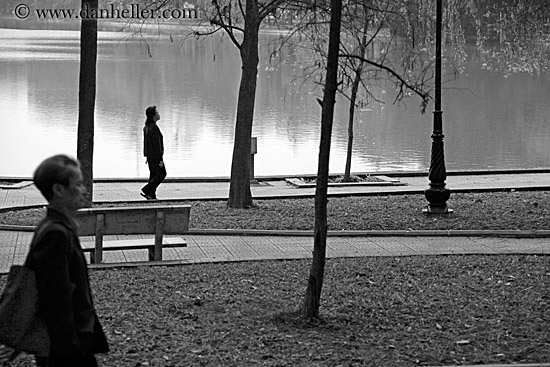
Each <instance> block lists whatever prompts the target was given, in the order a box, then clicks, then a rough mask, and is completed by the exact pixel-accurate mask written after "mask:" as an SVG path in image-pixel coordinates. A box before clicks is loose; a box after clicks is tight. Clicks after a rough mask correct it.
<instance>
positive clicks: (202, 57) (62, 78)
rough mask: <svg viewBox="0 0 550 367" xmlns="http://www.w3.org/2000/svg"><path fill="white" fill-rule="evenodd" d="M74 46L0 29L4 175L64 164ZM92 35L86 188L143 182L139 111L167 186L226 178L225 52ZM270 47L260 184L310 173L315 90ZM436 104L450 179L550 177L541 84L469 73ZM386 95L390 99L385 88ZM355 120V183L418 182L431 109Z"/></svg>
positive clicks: (62, 38) (233, 82) (236, 66)
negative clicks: (162, 155)
mask: <svg viewBox="0 0 550 367" xmlns="http://www.w3.org/2000/svg"><path fill="white" fill-rule="evenodd" d="M78 37H79V34H78V32H74V31H29V30H2V31H1V33H0V85H1V87H0V108H1V110H2V111H3V112H4V119H2V131H3V134H2V135H1V136H0V154H1V155H2V156H3V157H10V158H7V159H6V158H4V159H3V160H2V164H1V166H0V175H2V176H29V175H31V174H32V169H33V168H34V167H35V166H36V165H37V164H38V162H39V161H40V160H41V159H42V158H43V157H44V156H47V155H50V154H55V153H59V152H64V153H69V154H75V151H76V124H77V116H78V58H79V39H78ZM126 38H127V37H126V36H125V35H124V34H122V33H114V32H101V33H100V42H99V55H98V73H97V102H96V143H95V162H94V172H95V175H96V177H135V176H140V177H146V176H147V175H148V170H147V167H146V165H145V164H144V159H143V157H142V127H143V121H144V110H145V108H146V107H147V106H148V105H151V104H156V105H157V106H159V109H160V110H161V114H162V120H161V121H160V122H159V124H160V126H161V128H162V130H163V133H164V136H165V145H166V149H167V151H166V161H167V167H168V174H169V175H170V176H187V177H189V176H227V175H229V170H230V164H231V153H232V148H233V129H234V120H235V108H236V103H237V96H236V91H237V89H238V83H239V76H240V61H239V57H238V53H237V50H236V48H235V47H234V46H233V45H232V44H231V43H230V42H229V41H228V40H225V41H224V42H221V41H220V40H219V39H213V38H211V39H206V40H204V41H196V40H187V41H185V42H183V43H182V44H180V43H179V42H170V40H169V39H168V38H157V37H152V38H150V39H149V40H148V42H147V43H145V42H143V41H142V40H140V39H126ZM273 49H274V48H273V46H272V45H270V43H269V40H268V39H264V42H263V44H262V47H261V52H262V55H263V56H262V62H261V65H260V70H259V76H258V78H259V79H258V91H257V103H256V114H255V116H256V117H255V122H254V132H253V134H254V135H255V136H258V154H257V156H256V158H255V163H256V167H255V171H256V173H257V174H258V175H269V174H288V175H291V174H294V173H313V172H315V170H316V166H317V155H318V146H319V130H320V122H319V121H320V108H319V105H318V103H317V101H316V98H317V97H318V96H319V94H320V91H316V92H313V93H312V90H313V87H314V85H313V84H312V83H306V84H305V85H302V81H300V80H295V78H294V75H296V74H299V72H300V70H299V68H298V67H297V65H296V64H295V63H293V62H292V60H293V58H296V57H298V56H297V55H296V54H293V53H292V52H291V51H288V52H287V53H286V54H285V55H281V57H282V58H283V60H285V63H284V66H283V67H280V68H272V67H270V66H271V65H270V64H269V63H268V62H267V56H268V55H269V54H270V53H271V52H272V51H273ZM449 86H450V87H452V88H454V89H450V90H448V91H447V92H446V93H445V95H444V97H443V109H444V115H443V118H444V130H445V135H446V140H445V141H446V159H447V168H448V169H473V168H520V167H547V166H550V164H549V163H550V162H549V160H550V158H549V157H550V154H549V153H550V126H549V125H550V124H548V121H550V107H549V105H548V103H547V99H548V95H549V94H550V93H549V92H550V77H549V75H548V74H545V75H542V76H536V77H532V76H526V75H516V76H512V77H510V78H508V79H504V78H502V77H501V76H500V75H496V74H492V73H488V72H483V71H481V70H480V68H479V65H478V64H477V63H476V60H475V59H473V60H472V62H471V63H470V65H469V67H468V69H467V72H466V74H465V75H463V76H462V77H461V78H460V79H458V80H456V81H454V82H453V83H451V84H450V85H449ZM388 90H389V89H388ZM392 102H393V96H392V95H391V93H390V92H388V93H387V95H386V104H385V105H384V106H371V107H369V108H366V109H364V110H362V111H359V112H358V113H357V124H356V132H355V145H354V162H353V166H352V169H353V170H354V171H377V170H416V171H417V170H426V169H427V167H428V165H429V150H430V134H431V129H432V114H431V111H432V110H433V106H429V107H428V109H427V111H428V112H427V113H426V114H425V115H421V114H420V112H419V109H418V107H417V106H418V101H417V100H410V101H407V102H406V105H401V106H395V105H392V104H391V103H392ZM347 111H348V106H347V103H346V101H344V100H340V101H339V102H338V103H337V105H336V120H335V124H334V133H333V145H332V148H333V153H332V156H331V170H332V171H333V172H342V171H343V169H344V163H345V151H346V144H347V113H348V112H347Z"/></svg>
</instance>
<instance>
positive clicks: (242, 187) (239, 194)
mask: <svg viewBox="0 0 550 367" xmlns="http://www.w3.org/2000/svg"><path fill="white" fill-rule="evenodd" d="M282 2H283V0H266V1H261V0H247V1H245V2H244V4H243V2H242V1H240V0H214V1H212V3H211V6H210V7H208V8H207V10H208V12H207V14H208V19H209V21H210V23H211V25H212V26H214V29H212V30H209V31H197V32H196V34H197V35H198V36H201V35H210V34H213V33H216V32H218V31H224V32H225V33H226V34H227V35H228V36H229V38H230V39H231V41H232V42H233V44H234V45H235V46H236V47H237V48H238V49H239V52H240V56H241V62H242V68H241V70H242V72H241V82H240V85H239V96H238V100H237V117H236V122H235V142H234V146H233V157H232V162H231V183H230V186H229V199H228V201H227V205H228V206H229V207H231V208H248V207H251V206H253V205H254V203H253V200H252V194H251V191H250V179H251V177H250V147H251V138H252V125H253V121H254V106H255V100H256V81H257V76H258V63H259V54H258V46H259V30H260V24H261V23H262V21H263V20H264V19H265V18H266V17H267V16H268V15H269V14H270V13H272V12H274V11H275V10H276V9H277V7H278V6H279V5H281V3H282Z"/></svg>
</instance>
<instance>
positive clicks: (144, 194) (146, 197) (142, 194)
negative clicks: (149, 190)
mask: <svg viewBox="0 0 550 367" xmlns="http://www.w3.org/2000/svg"><path fill="white" fill-rule="evenodd" d="M139 194H140V195H141V196H143V197H144V198H145V199H147V200H154V198H153V197H152V196H151V195H147V194H146V193H144V192H143V191H141V192H140V193H139Z"/></svg>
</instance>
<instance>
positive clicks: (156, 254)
mask: <svg viewBox="0 0 550 367" xmlns="http://www.w3.org/2000/svg"><path fill="white" fill-rule="evenodd" d="M163 235H164V212H162V211H158V212H157V222H156V226H155V247H154V249H153V254H152V255H153V258H152V259H151V252H149V260H157V261H160V260H162V236H163Z"/></svg>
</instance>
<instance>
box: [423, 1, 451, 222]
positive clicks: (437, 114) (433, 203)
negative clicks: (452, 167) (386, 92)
mask: <svg viewBox="0 0 550 367" xmlns="http://www.w3.org/2000/svg"><path fill="white" fill-rule="evenodd" d="M442 14H443V12H442V0H436V33H435V110H434V112H433V113H434V124H433V133H432V152H431V159H430V172H429V175H428V178H429V179H430V184H429V185H430V187H429V188H427V189H426V190H425V191H424V195H425V196H426V199H427V200H428V207H427V208H426V209H424V213H426V214H450V213H452V212H453V211H452V210H451V209H449V208H448V207H447V200H449V197H450V196H451V190H449V189H448V188H446V187H445V180H446V178H447V171H446V170H445V155H444V151H443V137H444V135H443V111H441V23H442Z"/></svg>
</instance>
